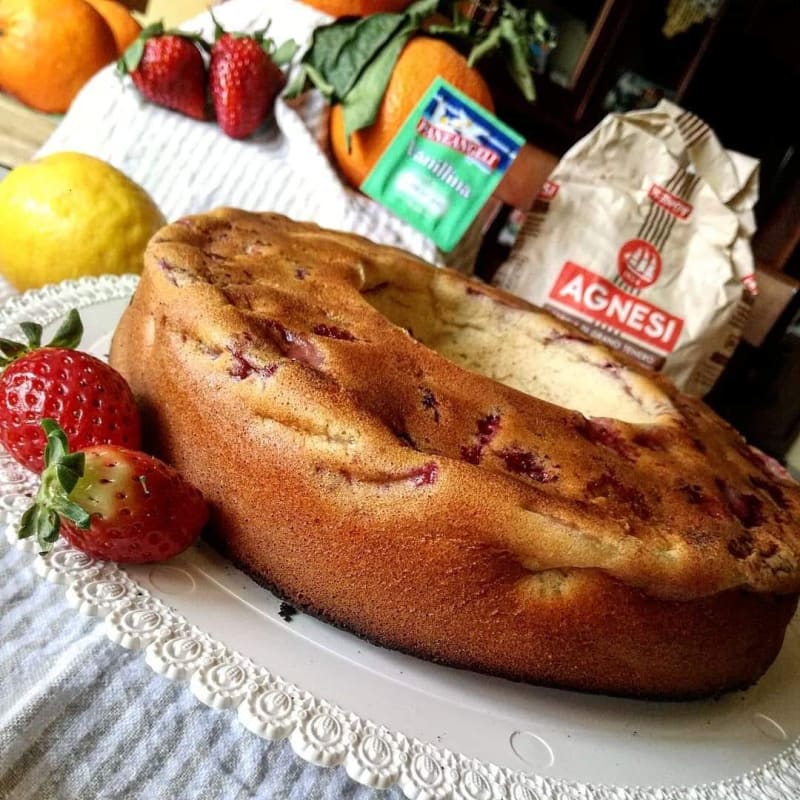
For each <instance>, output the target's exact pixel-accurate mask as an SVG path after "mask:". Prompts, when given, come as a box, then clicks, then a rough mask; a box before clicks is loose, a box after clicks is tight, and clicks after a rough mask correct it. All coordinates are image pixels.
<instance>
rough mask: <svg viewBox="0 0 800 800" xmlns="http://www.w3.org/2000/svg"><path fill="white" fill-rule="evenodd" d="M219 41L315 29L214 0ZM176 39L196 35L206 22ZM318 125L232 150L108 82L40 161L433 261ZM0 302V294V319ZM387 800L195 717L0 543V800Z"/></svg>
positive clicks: (317, 107)
mask: <svg viewBox="0 0 800 800" xmlns="http://www.w3.org/2000/svg"><path fill="white" fill-rule="evenodd" d="M217 16H218V18H219V20H220V21H221V22H222V24H223V25H224V26H225V27H226V28H228V29H233V30H248V29H249V30H252V29H256V28H259V27H263V26H264V24H265V23H266V21H267V19H268V18H269V17H270V16H271V17H272V20H273V22H272V28H271V30H270V33H271V35H273V36H274V37H275V38H276V39H278V40H282V39H284V38H289V37H293V38H295V39H296V40H298V41H299V42H306V41H307V40H308V36H309V33H310V31H311V30H312V29H313V27H314V26H316V25H317V24H319V23H320V22H321V21H324V20H325V19H326V18H325V17H323V16H322V15H320V14H318V13H317V12H315V11H313V10H312V9H311V8H309V7H307V6H304V5H301V4H299V3H295V2H292V0H271V2H270V3H264V2H260V0H230V2H228V3H225V4H224V5H222V6H220V8H219V9H218V10H217ZM187 27H188V28H190V29H192V30H201V29H202V30H203V31H204V32H205V33H206V34H210V33H211V32H212V26H211V22H210V18H208V17H207V16H206V17H203V18H200V19H199V20H198V21H196V22H194V23H193V24H192V23H190V24H189V25H188V26H187ZM325 127H326V110H325V107H324V104H323V103H322V102H320V101H319V99H318V98H316V97H314V96H313V95H309V96H307V97H306V98H304V99H303V100H302V102H299V103H297V104H294V105H292V106H289V105H286V104H283V103H279V104H278V107H277V109H276V120H275V123H274V124H272V125H270V126H269V127H267V128H266V129H265V130H264V131H262V132H261V133H259V134H258V135H257V136H256V137H255V138H253V139H251V140H249V141H245V142H235V141H233V140H230V139H226V138H225V137H224V136H223V135H222V134H221V133H220V132H219V130H218V128H217V127H216V126H215V125H213V124H212V123H199V122H196V121H194V120H191V119H188V118H184V117H181V116H180V115H178V114H174V113H172V112H169V111H166V110H163V109H160V108H157V107H155V106H151V105H147V104H145V103H144V102H142V100H141V99H140V98H139V96H138V94H137V93H136V92H135V91H134V90H133V89H132V88H131V87H130V86H127V87H126V85H125V84H123V83H122V82H121V81H120V79H119V78H118V77H117V76H116V75H115V74H114V72H113V70H112V69H106V70H104V71H103V72H101V73H100V74H99V75H97V76H96V77H95V78H94V79H93V80H92V81H91V82H90V83H89V84H88V85H87V87H86V88H85V89H84V90H83V91H82V93H81V94H80V95H79V97H78V98H77V99H76V101H75V103H74V104H73V106H72V108H71V110H70V112H69V113H68V114H67V116H66V117H65V119H64V120H63V122H62V123H61V125H60V126H59V128H58V129H57V130H56V131H55V133H54V134H53V136H52V137H51V138H50V139H49V141H48V142H47V143H46V144H45V146H44V148H43V152H45V153H46V152H53V151H58V150H79V151H82V152H85V153H89V154H91V155H95V156H98V157H100V158H103V159H105V160H107V161H109V162H111V163H112V164H114V165H115V166H117V167H118V168H120V169H122V170H123V171H124V172H126V173H127V174H128V175H129V176H130V177H132V178H133V179H134V180H136V181H137V182H139V183H140V184H142V185H143V186H144V187H145V188H146V189H147V190H148V191H149V192H150V194H151V195H152V196H153V198H154V199H155V201H156V202H157V203H158V205H159V206H160V207H161V209H162V210H163V212H164V214H165V215H166V216H167V218H169V219H174V218H176V217H178V216H180V215H183V214H186V213H191V212H198V211H203V210H206V209H208V208H210V207H213V206H220V205H235V206H239V207H242V208H247V209H254V210H255V209H258V210H273V211H280V212H283V213H285V214H288V215H291V216H293V217H295V218H297V219H306V220H313V221H315V222H318V223H320V224H322V225H326V226H329V227H333V228H339V229H342V230H350V231H354V232H357V233H362V234H365V235H368V236H369V238H371V239H373V240H374V241H379V242H385V243H389V244H395V245H399V246H402V247H404V248H405V249H407V250H410V251H412V252H414V253H417V254H418V255H421V256H423V257H426V258H428V259H432V260H433V259H435V257H436V252H435V250H434V248H433V246H432V245H431V243H430V242H429V241H428V240H426V239H425V238H424V237H422V236H421V235H420V234H418V233H416V232H415V231H413V230H412V229H411V228H409V227H408V226H407V225H405V224H403V223H401V222H400V221H399V220H397V219H396V218H394V217H392V216H391V215H390V214H388V213H387V212H385V211H384V210H383V209H381V208H380V207H379V206H377V205H375V204H374V203H373V202H372V201H370V200H368V199H367V198H365V197H363V196H361V195H359V194H357V193H355V192H352V191H350V190H348V189H346V188H345V187H344V186H343V185H342V184H341V182H340V181H339V179H338V177H337V175H336V173H335V171H334V170H333V169H332V168H331V166H330V163H329V161H328V160H327V158H326V157H325V154H324V151H323V149H322V148H321V147H320V142H323V141H324V130H325ZM11 293H12V290H11V289H10V288H9V287H8V286H7V284H5V283H4V282H0V305H2V304H3V303H4V302H5V300H6V299H7V298H8V296H10V294H11ZM373 796H381V797H386V798H399V797H400V792H399V790H397V789H392V790H389V791H388V792H383V793H374V792H373V791H372V790H370V789H367V788H365V787H363V786H360V785H359V784H357V783H355V782H353V781H351V780H350V779H349V778H348V777H347V775H346V773H345V772H344V770H343V769H342V768H341V767H339V768H335V769H323V768H318V767H314V766H311V765H309V764H307V763H306V762H305V761H303V760H301V759H300V758H298V757H297V756H295V755H294V753H293V751H292V749H291V747H290V746H289V744H288V743H287V742H286V741H282V742H277V743H270V742H267V741H265V740H262V739H259V738H258V737H257V736H255V735H252V734H250V733H248V732H246V731H244V730H243V729H242V727H241V726H240V725H239V724H238V723H237V722H236V721H235V716H234V714H233V712H220V711H215V710H212V709H209V708H206V707H205V706H203V705H202V704H201V703H200V702H199V701H198V700H196V699H195V697H194V696H193V695H192V694H191V693H190V692H189V690H188V688H187V687H186V686H185V685H182V684H175V683H172V682H170V681H168V680H166V679H164V678H162V677H159V676H157V675H155V674H154V673H153V672H152V671H151V670H150V669H149V668H148V667H147V666H146V665H145V661H144V658H143V657H142V655H141V654H135V653H131V652H128V651H126V650H124V649H122V648H121V647H119V646H117V645H115V644H113V643H111V642H110V641H109V640H108V639H107V638H106V637H105V635H104V634H103V633H102V631H101V629H100V625H99V624H98V622H97V621H96V620H94V619H88V618H85V617H82V616H80V615H79V614H78V612H76V611H75V610H74V609H72V608H70V607H69V606H68V605H67V603H66V601H65V599H64V589H63V587H60V586H56V585H52V584H49V583H47V582H46V581H44V580H43V579H42V578H40V577H39V576H38V575H36V573H35V572H34V571H33V569H32V568H31V566H30V556H25V555H23V554H21V553H20V552H18V551H16V550H14V549H13V548H12V547H10V546H9V545H8V544H7V542H6V541H5V538H4V537H3V538H2V539H1V540H0V798H3V800H5V799H6V798H8V800H49V799H50V798H55V799H57V800H72V799H73V798H74V800H93V799H94V798H114V800H127V799H128V798H131V799H132V798H142V799H143V800H161V799H162V798H163V800H181V799H182V798H185V799H186V800H198V799H199V798H214V800H233V798H260V799H261V798H296V799H297V800H311V799H312V798H320V799H321V798H331V799H333V798H367V797H373Z"/></svg>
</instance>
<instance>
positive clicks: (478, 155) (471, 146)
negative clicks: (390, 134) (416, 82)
mask: <svg viewBox="0 0 800 800" xmlns="http://www.w3.org/2000/svg"><path fill="white" fill-rule="evenodd" d="M417 133H418V134H419V135H420V136H422V137H423V138H425V139H430V141H432V142H437V143H438V144H443V145H444V146H445V147H449V148H451V149H452V150H457V151H458V152H459V153H464V155H465V156H468V157H469V158H474V159H475V161H479V162H480V163H481V164H483V165H484V166H486V167H488V168H489V169H492V170H493V169H496V167H497V165H498V164H499V163H500V156H499V155H498V154H497V153H495V151H494V150H492V149H491V148H490V147H486V146H485V145H482V144H480V143H479V142H476V141H473V140H472V139H468V138H467V137H466V136H463V135H462V134H460V133H458V132H457V131H451V130H446V129H445V128H440V127H439V126H438V125H434V124H433V123H432V122H431V121H430V120H427V119H425V118H424V117H422V118H421V119H420V121H419V122H418V123H417Z"/></svg>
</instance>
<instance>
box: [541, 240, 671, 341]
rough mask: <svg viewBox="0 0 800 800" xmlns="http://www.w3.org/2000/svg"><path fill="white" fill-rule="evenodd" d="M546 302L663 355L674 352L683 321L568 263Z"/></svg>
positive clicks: (592, 273) (588, 271)
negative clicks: (606, 327) (601, 325)
mask: <svg viewBox="0 0 800 800" xmlns="http://www.w3.org/2000/svg"><path fill="white" fill-rule="evenodd" d="M634 241H635V240H634ZM549 299H550V301H552V302H553V303H554V304H556V305H557V306H560V307H562V308H564V309H566V310H568V311H572V312H577V313H578V314H579V315H580V316H581V317H582V318H584V319H590V320H592V321H594V322H599V323H602V324H603V325H605V326H608V327H609V328H613V329H614V330H616V331H618V332H619V333H621V334H623V335H624V336H626V337H628V338H630V339H633V340H635V341H638V342H642V343H644V344H647V345H649V346H650V347H653V348H655V349H657V350H660V351H661V352H663V353H671V352H672V351H673V350H674V349H675V345H676V344H677V343H678V338H679V337H680V335H681V330H682V329H683V320H682V319H680V318H679V317H676V316H673V315H672V314H670V313H669V312H667V311H664V309H663V308H658V306H654V305H651V304H650V303H648V302H646V301H645V300H642V299H641V298H639V297H635V296H634V295H631V294H628V293H627V292H625V291H623V290H622V289H620V288H619V287H618V286H615V285H614V284H613V283H611V281H607V280H606V279H605V278H603V277H601V276H600V275H596V274H595V273H594V272H591V271H590V270H588V269H584V268H583V267H579V266H578V265H577V264H573V263H572V262H571V261H567V263H566V264H564V266H563V268H562V269H561V272H560V273H559V275H558V278H556V282H555V283H554V284H553V287H552V288H551V289H550V294H549Z"/></svg>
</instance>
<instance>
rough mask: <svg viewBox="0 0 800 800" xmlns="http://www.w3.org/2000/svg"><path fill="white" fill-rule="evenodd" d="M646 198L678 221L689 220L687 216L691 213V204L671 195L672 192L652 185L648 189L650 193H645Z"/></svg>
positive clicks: (655, 184)
mask: <svg viewBox="0 0 800 800" xmlns="http://www.w3.org/2000/svg"><path fill="white" fill-rule="evenodd" d="M647 196H648V197H649V198H650V199H651V200H652V201H653V202H654V203H655V204H656V205H657V206H661V208H663V209H664V210H665V211H668V212H669V213H670V214H672V216H673V217H677V218H678V219H689V215H690V214H691V213H692V204H691V203H687V202H686V201H685V200H681V198H680V197H678V196H677V195H674V194H672V192H670V191H668V190H667V189H665V188H664V187H663V186H659V185H658V184H657V183H654V184H653V185H652V186H651V187H650V191H649V192H648V193H647Z"/></svg>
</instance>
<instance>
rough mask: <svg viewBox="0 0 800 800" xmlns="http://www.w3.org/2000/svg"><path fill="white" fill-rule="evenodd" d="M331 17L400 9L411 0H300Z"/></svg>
mask: <svg viewBox="0 0 800 800" xmlns="http://www.w3.org/2000/svg"><path fill="white" fill-rule="evenodd" d="M302 2H303V3H305V4H306V5H307V6H313V7H314V8H316V9H317V10H318V11H324V12H325V13H326V14H330V15H331V16H332V17H366V16H367V15H368V14H378V13H381V12H385V11H389V12H391V11H402V10H403V9H404V8H405V7H406V6H409V5H411V3H412V0H302Z"/></svg>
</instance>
